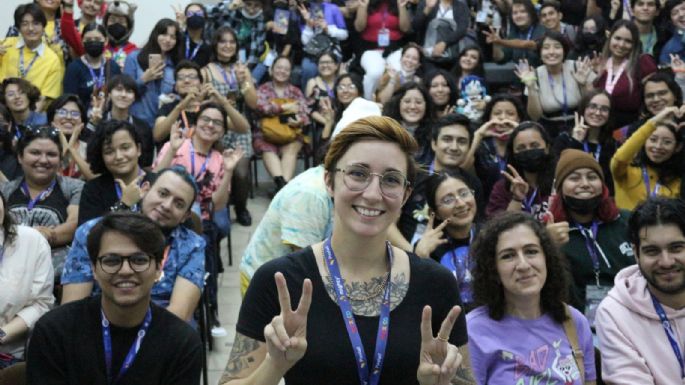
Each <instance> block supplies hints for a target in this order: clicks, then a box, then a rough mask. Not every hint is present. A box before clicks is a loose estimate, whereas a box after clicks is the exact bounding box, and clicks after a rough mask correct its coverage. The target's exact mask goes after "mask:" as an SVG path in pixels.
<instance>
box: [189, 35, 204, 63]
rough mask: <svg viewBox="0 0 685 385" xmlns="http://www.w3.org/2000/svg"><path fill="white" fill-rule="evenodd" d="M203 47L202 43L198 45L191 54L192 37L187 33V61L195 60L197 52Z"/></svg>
mask: <svg viewBox="0 0 685 385" xmlns="http://www.w3.org/2000/svg"><path fill="white" fill-rule="evenodd" d="M201 45H202V43H200V44H197V45H196V46H195V49H194V50H193V53H192V54H191V53H190V36H189V35H188V33H186V59H188V60H193V59H195V56H197V51H199V50H200V46H201Z"/></svg>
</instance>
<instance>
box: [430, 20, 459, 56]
mask: <svg viewBox="0 0 685 385" xmlns="http://www.w3.org/2000/svg"><path fill="white" fill-rule="evenodd" d="M456 32H457V23H456V22H455V21H454V20H453V19H446V18H439V17H438V18H435V19H433V20H431V21H430V22H429V23H428V27H427V28H426V38H425V39H424V43H423V48H424V50H426V49H427V48H432V47H435V44H437V43H438V42H441V41H447V38H448V37H449V36H451V35H454V34H455V33H456ZM458 50H459V44H452V45H450V46H447V48H445V51H444V52H443V53H442V56H440V57H426V59H427V60H430V61H433V62H437V63H454V61H455V60H457V56H458V55H459V52H458Z"/></svg>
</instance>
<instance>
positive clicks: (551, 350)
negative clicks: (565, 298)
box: [466, 306, 596, 385]
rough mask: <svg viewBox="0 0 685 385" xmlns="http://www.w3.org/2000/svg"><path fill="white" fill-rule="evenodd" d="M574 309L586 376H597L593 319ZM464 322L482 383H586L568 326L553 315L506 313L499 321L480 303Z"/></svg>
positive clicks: (513, 384)
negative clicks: (528, 316) (527, 316)
mask: <svg viewBox="0 0 685 385" xmlns="http://www.w3.org/2000/svg"><path fill="white" fill-rule="evenodd" d="M570 310H571V315H572V317H573V321H574V323H575V325H576V330H577V334H578V344H579V345H580V348H581V349H582V350H583V354H584V358H583V361H584V363H585V381H594V380H595V379H596V374H595V355H594V348H593V345H592V332H591V330H590V325H589V323H588V321H587V319H585V317H584V316H583V315H582V314H581V313H580V312H579V311H578V310H576V309H574V308H572V307H571V308H570ZM466 322H467V328H468V333H469V352H470V353H471V364H472V366H473V373H474V374H475V377H476V380H477V382H478V384H488V385H517V384H526V385H527V384H558V385H582V383H581V380H580V372H579V371H578V367H577V366H576V363H575V360H574V358H573V355H572V354H571V346H570V343H569V341H568V338H567V337H566V333H564V328H563V327H562V325H561V324H559V323H556V322H554V320H553V319H552V317H550V316H549V315H547V314H545V315H543V316H541V317H539V318H537V319H532V320H526V319H520V318H515V317H511V316H504V318H502V320H500V321H495V320H493V319H492V318H490V316H489V315H488V308H487V307H486V306H481V307H478V308H476V309H474V310H473V311H471V312H470V313H469V314H467V315H466Z"/></svg>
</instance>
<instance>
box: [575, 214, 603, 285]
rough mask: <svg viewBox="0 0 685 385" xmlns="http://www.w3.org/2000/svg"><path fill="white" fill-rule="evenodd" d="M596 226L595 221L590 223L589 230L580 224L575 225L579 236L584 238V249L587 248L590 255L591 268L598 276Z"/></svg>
mask: <svg viewBox="0 0 685 385" xmlns="http://www.w3.org/2000/svg"><path fill="white" fill-rule="evenodd" d="M598 226H599V222H598V221H596V220H593V221H592V225H591V227H590V228H589V229H588V228H586V227H584V226H583V225H581V224H580V223H576V227H577V228H578V230H580V234H582V235H583V238H585V248H587V252H588V253H589V254H590V258H592V268H593V269H594V271H595V274H599V255H598V254H597V246H596V244H595V240H596V239H597V230H598Z"/></svg>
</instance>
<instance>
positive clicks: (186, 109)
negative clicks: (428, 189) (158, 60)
mask: <svg viewBox="0 0 685 385" xmlns="http://www.w3.org/2000/svg"><path fill="white" fill-rule="evenodd" d="M174 76H175V78H176V83H175V85H174V91H176V95H175V96H174V97H175V99H174V100H173V101H171V102H169V103H167V104H165V105H163V106H162V107H161V108H160V109H159V112H158V113H157V119H156V120H155V126H154V128H153V130H152V136H153V139H154V140H155V142H156V143H163V142H166V141H167V140H169V135H170V134H171V126H172V125H173V124H174V123H176V122H180V123H181V127H183V129H184V131H186V132H187V130H189V129H190V128H191V127H193V126H195V123H196V119H197V110H198V108H199V106H200V103H202V102H203V101H204V100H206V99H210V98H212V99H214V101H215V102H216V103H218V104H221V106H222V107H224V109H225V110H226V115H227V117H228V119H227V125H226V126H227V127H228V128H229V129H230V130H232V131H236V132H240V133H245V132H248V131H249V129H250V125H249V123H248V122H247V119H245V117H244V116H243V115H242V114H241V113H240V112H239V111H238V110H236V108H235V106H234V105H233V103H231V102H230V101H229V100H228V99H226V97H225V95H221V94H219V93H218V92H217V91H216V89H214V87H212V86H211V85H210V84H205V85H203V84H202V72H201V70H200V66H198V65H197V64H196V63H195V62H192V61H189V60H182V61H181V62H180V63H178V65H177V66H176V69H175V70H174Z"/></svg>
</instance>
